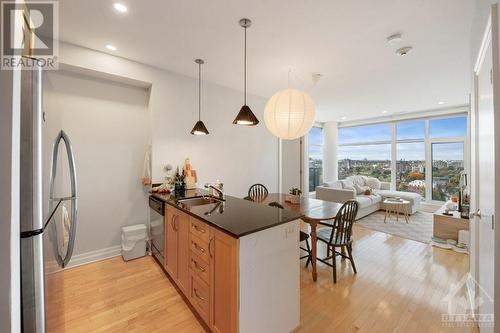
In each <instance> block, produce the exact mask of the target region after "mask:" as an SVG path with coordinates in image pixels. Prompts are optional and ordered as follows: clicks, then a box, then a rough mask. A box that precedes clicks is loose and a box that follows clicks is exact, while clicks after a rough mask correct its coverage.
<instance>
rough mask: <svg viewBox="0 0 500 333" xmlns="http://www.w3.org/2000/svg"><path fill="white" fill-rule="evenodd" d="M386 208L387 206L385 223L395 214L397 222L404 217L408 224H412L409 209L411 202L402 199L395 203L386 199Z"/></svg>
mask: <svg viewBox="0 0 500 333" xmlns="http://www.w3.org/2000/svg"><path fill="white" fill-rule="evenodd" d="M384 206H385V216H384V223H386V222H387V218H389V219H390V218H391V215H392V214H394V215H396V221H397V222H399V215H401V214H402V215H403V216H404V218H405V220H406V223H409V222H410V214H409V212H408V211H409V207H410V201H408V200H404V199H401V200H400V201H393V200H390V199H385V200H384Z"/></svg>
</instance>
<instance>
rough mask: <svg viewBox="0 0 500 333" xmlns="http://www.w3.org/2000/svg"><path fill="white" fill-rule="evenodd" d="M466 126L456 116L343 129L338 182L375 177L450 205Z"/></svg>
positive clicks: (463, 118) (462, 117)
mask: <svg viewBox="0 0 500 333" xmlns="http://www.w3.org/2000/svg"><path fill="white" fill-rule="evenodd" d="M467 126H468V124H467V116H466V115H458V116H457V115H455V116H445V117H436V118H425V119H416V120H408V121H394V122H390V123H382V124H376V125H363V126H355V127H343V128H339V131H338V177H339V179H344V178H346V177H348V176H352V175H365V176H371V177H375V178H378V179H379V180H380V181H384V182H390V183H391V188H393V189H396V190H398V191H406V192H415V193H419V194H421V195H422V196H423V197H424V198H426V199H427V200H429V201H446V200H448V199H449V198H450V197H451V196H455V195H457V193H458V186H459V179H460V173H461V172H462V171H463V170H464V154H465V147H466V140H467Z"/></svg>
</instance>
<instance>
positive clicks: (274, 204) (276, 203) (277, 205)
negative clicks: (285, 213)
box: [269, 201, 285, 209]
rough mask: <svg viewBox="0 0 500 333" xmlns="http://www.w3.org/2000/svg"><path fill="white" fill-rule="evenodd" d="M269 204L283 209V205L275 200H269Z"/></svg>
mask: <svg viewBox="0 0 500 333" xmlns="http://www.w3.org/2000/svg"><path fill="white" fill-rule="evenodd" d="M269 206H271V207H278V208H280V209H285V207H283V205H281V204H280V203H279V202H276V201H273V202H270V203H269Z"/></svg>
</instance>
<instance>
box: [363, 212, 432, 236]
mask: <svg viewBox="0 0 500 333" xmlns="http://www.w3.org/2000/svg"><path fill="white" fill-rule="evenodd" d="M384 214H385V212H384V211H377V212H375V213H373V214H370V215H368V216H365V217H363V218H362V219H360V220H358V221H356V224H357V225H359V226H362V227H364V228H367V229H371V230H375V231H381V232H385V233H387V234H391V235H395V236H399V237H403V238H407V239H412V240H416V241H419V242H422V243H429V242H430V241H431V239H432V227H433V224H432V213H426V212H416V213H415V214H413V215H411V216H410V223H406V221H405V219H404V217H403V216H400V217H399V222H397V221H396V217H394V215H392V216H391V218H390V219H389V218H387V223H384Z"/></svg>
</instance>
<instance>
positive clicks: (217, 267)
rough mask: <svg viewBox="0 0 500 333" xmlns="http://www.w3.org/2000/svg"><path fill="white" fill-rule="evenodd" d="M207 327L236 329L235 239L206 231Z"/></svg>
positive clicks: (222, 330)
mask: <svg viewBox="0 0 500 333" xmlns="http://www.w3.org/2000/svg"><path fill="white" fill-rule="evenodd" d="M210 272H211V273H212V274H211V278H210V328H211V329H212V331H213V332H220V333H226V332H227V333H229V332H237V331H238V312H239V311H238V240H237V239H235V238H233V237H231V236H229V235H227V234H225V233H224V232H222V231H220V230H217V229H215V228H211V230H210Z"/></svg>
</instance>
